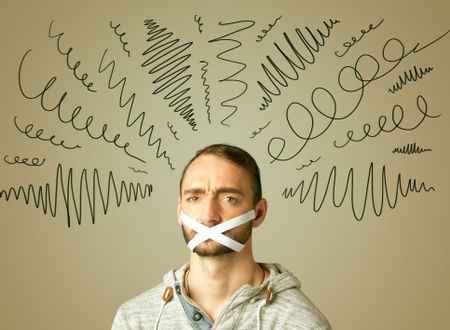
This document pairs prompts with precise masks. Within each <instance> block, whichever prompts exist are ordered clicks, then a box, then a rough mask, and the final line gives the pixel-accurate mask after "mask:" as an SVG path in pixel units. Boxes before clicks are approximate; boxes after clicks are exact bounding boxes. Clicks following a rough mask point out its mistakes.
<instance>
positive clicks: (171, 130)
mask: <svg viewBox="0 0 450 330" xmlns="http://www.w3.org/2000/svg"><path fill="white" fill-rule="evenodd" d="M167 127H168V128H169V129H170V133H172V134H173V137H174V138H175V139H176V140H180V139H179V138H178V136H177V133H178V132H177V131H175V130H174V129H173V125H171V124H170V123H169V122H167Z"/></svg>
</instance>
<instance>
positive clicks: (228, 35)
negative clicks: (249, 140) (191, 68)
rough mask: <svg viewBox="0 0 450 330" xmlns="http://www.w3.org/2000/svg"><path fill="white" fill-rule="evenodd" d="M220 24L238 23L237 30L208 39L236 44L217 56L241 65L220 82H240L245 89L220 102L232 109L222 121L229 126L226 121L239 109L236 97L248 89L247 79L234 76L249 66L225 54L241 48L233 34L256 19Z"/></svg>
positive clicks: (232, 24) (250, 25)
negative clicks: (234, 102) (235, 102)
mask: <svg viewBox="0 0 450 330" xmlns="http://www.w3.org/2000/svg"><path fill="white" fill-rule="evenodd" d="M219 25H220V26H228V25H231V26H233V27H234V25H237V28H236V30H233V31H231V32H229V33H226V34H224V35H222V36H220V37H217V38H214V39H211V40H209V41H208V42H209V43H214V42H224V41H226V42H228V41H229V42H231V43H232V44H234V46H231V47H230V48H227V49H226V50H224V51H222V52H221V53H219V54H218V55H217V56H216V58H217V59H219V60H222V61H224V62H227V63H232V64H237V65H238V66H240V69H239V70H237V71H236V72H234V73H232V74H230V75H229V76H227V77H226V78H223V79H220V80H219V82H221V83H222V82H232V83H239V84H241V85H243V90H242V91H241V92H240V93H239V94H238V95H236V96H234V97H232V98H230V99H227V100H225V101H222V102H221V103H220V104H221V105H222V106H223V107H226V108H231V109H232V111H231V113H230V114H229V115H228V116H226V117H225V118H224V119H223V120H222V121H221V122H220V123H221V124H222V125H224V126H228V127H229V126H230V125H229V124H226V123H225V122H226V121H227V120H228V119H229V118H230V117H232V116H233V115H234V114H235V113H236V111H237V110H238V106H237V105H235V104H233V101H235V100H236V99H238V98H240V97H241V96H242V95H244V94H245V92H246V91H247V89H248V84H247V83H246V82H245V81H243V80H240V79H237V78H234V77H236V76H237V75H239V74H240V73H241V72H242V71H244V70H245V69H246V68H247V65H246V64H245V63H243V62H240V61H236V60H233V59H231V58H229V57H228V55H227V57H225V56H224V55H225V54H227V53H229V52H233V51H234V50H236V49H238V48H240V47H241V46H242V43H241V42H240V41H239V40H236V39H233V38H231V36H232V35H234V34H236V33H239V32H241V31H244V30H247V29H249V28H251V27H252V26H253V25H255V21H252V20H240V21H233V22H225V23H224V22H219Z"/></svg>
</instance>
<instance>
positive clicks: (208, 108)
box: [200, 60, 211, 124]
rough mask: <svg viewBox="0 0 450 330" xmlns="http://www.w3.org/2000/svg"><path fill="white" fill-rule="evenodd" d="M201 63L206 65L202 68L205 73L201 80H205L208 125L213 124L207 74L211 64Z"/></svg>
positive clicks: (203, 83)
mask: <svg viewBox="0 0 450 330" xmlns="http://www.w3.org/2000/svg"><path fill="white" fill-rule="evenodd" d="M200 63H205V65H203V66H202V68H201V70H202V71H203V73H202V76H201V78H202V80H203V82H202V85H203V86H205V106H206V108H207V109H206V114H207V115H208V123H210V124H211V111H210V110H211V106H210V105H209V101H210V98H209V87H210V86H209V85H208V84H207V83H206V73H207V72H208V69H207V67H208V65H209V63H208V62H207V61H203V60H202V61H200Z"/></svg>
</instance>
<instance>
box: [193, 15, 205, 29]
mask: <svg viewBox="0 0 450 330" xmlns="http://www.w3.org/2000/svg"><path fill="white" fill-rule="evenodd" d="M194 21H195V22H196V23H197V29H198V32H200V33H202V32H203V29H202V26H203V22H202V18H201V16H197V15H194Z"/></svg>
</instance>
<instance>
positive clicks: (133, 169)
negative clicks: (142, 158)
mask: <svg viewBox="0 0 450 330" xmlns="http://www.w3.org/2000/svg"><path fill="white" fill-rule="evenodd" d="M128 168H129V169H130V170H132V171H133V172H134V173H144V174H148V172H147V171H143V170H137V169H135V168H134V167H132V166H128Z"/></svg>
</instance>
